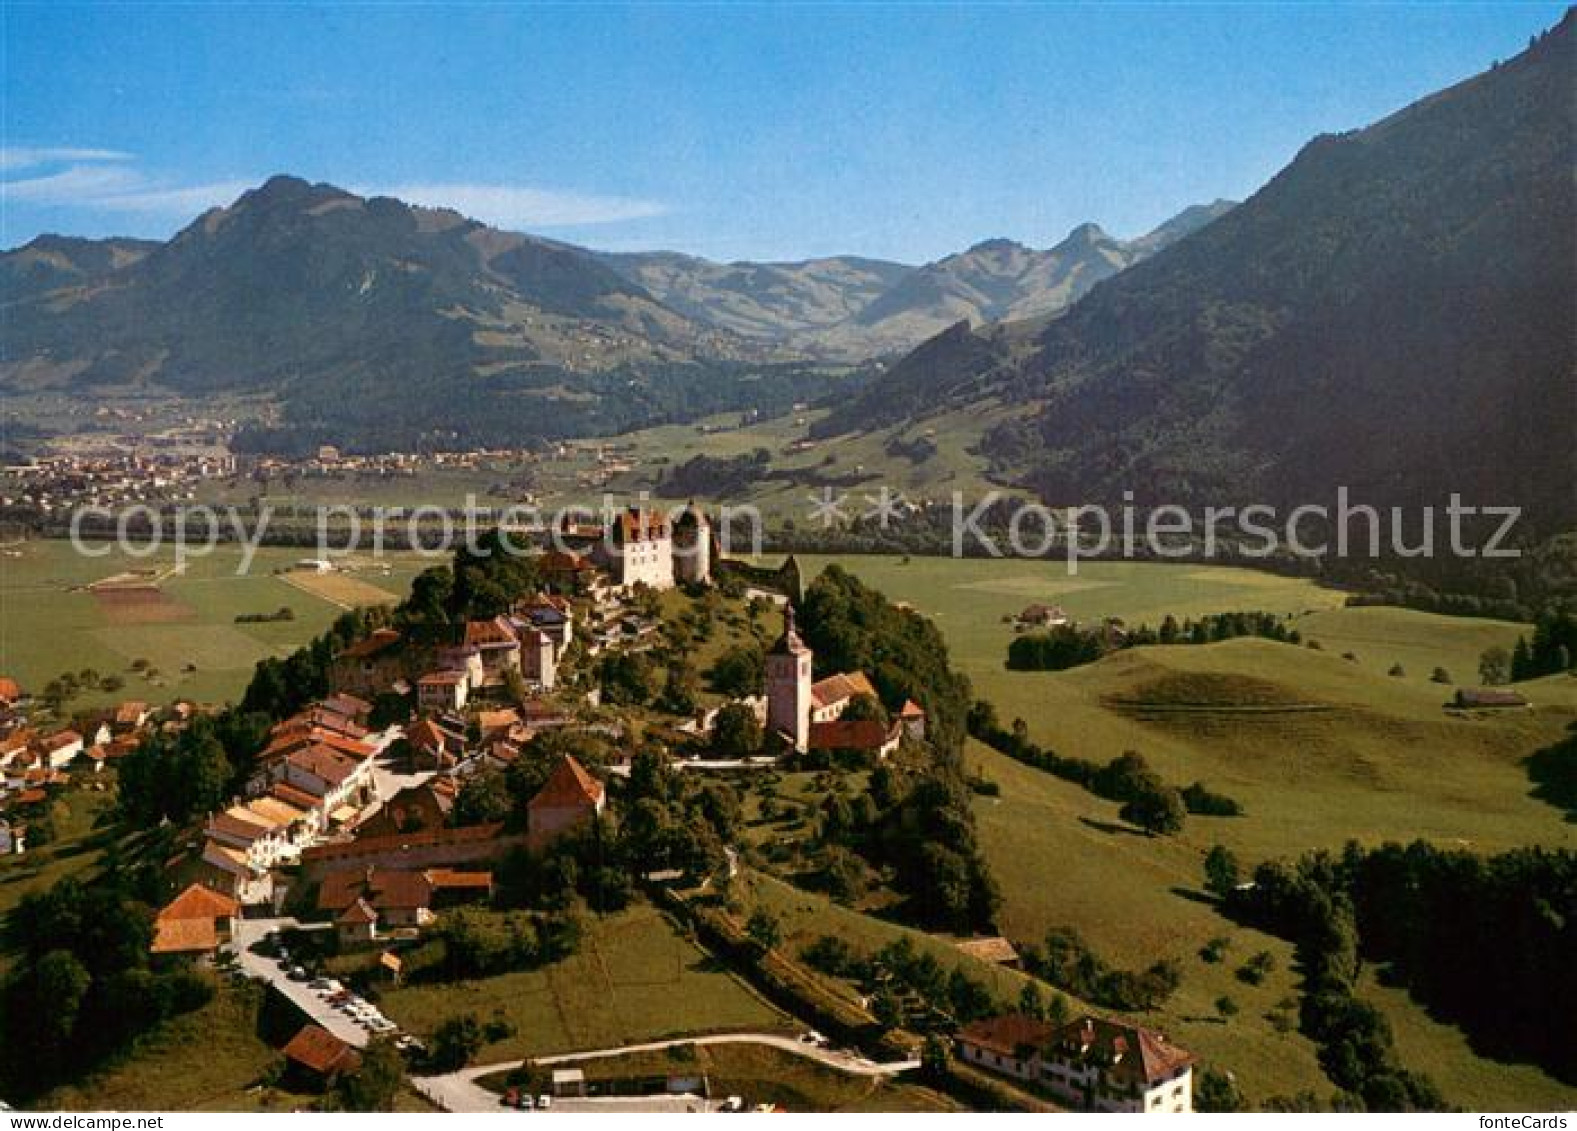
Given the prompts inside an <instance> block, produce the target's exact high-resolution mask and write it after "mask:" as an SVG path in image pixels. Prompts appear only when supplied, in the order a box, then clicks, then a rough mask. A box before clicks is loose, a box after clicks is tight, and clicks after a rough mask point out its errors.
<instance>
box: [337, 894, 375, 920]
mask: <svg viewBox="0 0 1577 1131" xmlns="http://www.w3.org/2000/svg"><path fill="white" fill-rule="evenodd" d="M334 921H335V922H336V923H345V924H347V925H355V924H358V923H376V922H377V921H378V913H377V912H376V911H374V910H373V909H372V908H371V907H369V906H367V901H366V900H365V899H361V898H360V897H358V898H356V899H355V900H352V901H351V904H350V906H349V907H347V908H345V910H344V911H341V912H340V914H339V918H337V919H335V920H334Z"/></svg>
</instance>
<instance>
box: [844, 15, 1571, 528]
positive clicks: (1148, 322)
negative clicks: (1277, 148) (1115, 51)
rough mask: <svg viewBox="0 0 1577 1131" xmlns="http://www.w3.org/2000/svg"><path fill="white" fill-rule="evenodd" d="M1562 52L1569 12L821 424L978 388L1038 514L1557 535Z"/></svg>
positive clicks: (1565, 297) (1563, 424) (1012, 472)
mask: <svg viewBox="0 0 1577 1131" xmlns="http://www.w3.org/2000/svg"><path fill="white" fill-rule="evenodd" d="M1573 41H1574V18H1573V17H1572V16H1570V15H1569V16H1568V17H1567V18H1566V19H1565V20H1563V21H1562V23H1561V24H1560V25H1559V26H1558V27H1557V28H1556V29H1554V30H1552V31H1551V32H1549V33H1547V34H1546V35H1545V36H1544V37H1542V38H1541V39H1540V41H1539V42H1537V43H1536V44H1535V45H1533V46H1532V47H1530V49H1529V50H1528V51H1527V52H1525V53H1524V54H1523V55H1520V56H1518V57H1517V58H1516V59H1513V60H1511V61H1509V62H1507V63H1505V64H1503V65H1500V66H1498V67H1496V68H1495V69H1493V70H1491V71H1490V72H1487V73H1485V74H1483V75H1481V76H1479V77H1477V78H1474V79H1470V80H1468V81H1467V82H1464V83H1462V84H1459V85H1458V86H1455V87H1453V88H1451V89H1450V90H1447V91H1443V92H1441V93H1439V94H1437V95H1434V96H1432V97H1429V98H1426V99H1424V100H1423V101H1421V102H1419V103H1416V104H1414V105H1413V106H1410V107H1408V108H1407V109H1405V110H1403V111H1401V112H1399V113H1397V114H1394V115H1392V116H1391V117H1389V118H1387V119H1385V120H1384V121H1382V122H1379V123H1377V124H1375V125H1373V126H1371V127H1369V128H1368V129H1364V130H1359V131H1354V132H1351V133H1347V134H1343V135H1339V136H1325V137H1320V138H1317V139H1315V140H1314V141H1312V142H1310V143H1309V144H1308V145H1307V146H1306V147H1305V148H1304V149H1303V151H1302V152H1301V153H1299V154H1298V156H1297V158H1296V159H1295V160H1294V161H1293V162H1292V163H1291V164H1290V165H1289V166H1288V167H1287V168H1286V169H1284V170H1283V171H1282V172H1281V173H1280V174H1278V175H1277V176H1276V177H1275V178H1274V179H1273V180H1272V181H1271V182H1270V183H1269V184H1267V185H1266V186H1265V187H1264V188H1263V189H1261V190H1260V191H1259V192H1258V193H1256V194H1255V195H1254V196H1253V197H1252V198H1251V199H1250V200H1248V201H1247V202H1246V203H1244V204H1242V205H1240V206H1238V207H1237V208H1235V209H1233V210H1232V211H1231V212H1230V213H1228V214H1227V215H1225V216H1224V217H1222V218H1221V219H1219V220H1218V221H1216V222H1215V223H1212V224H1210V225H1208V226H1206V227H1205V228H1203V229H1202V230H1200V231H1197V232H1195V233H1194V234H1192V235H1190V236H1188V237H1187V238H1185V239H1182V240H1181V241H1179V242H1177V243H1175V244H1174V245H1173V246H1171V247H1170V248H1169V249H1167V250H1165V251H1163V252H1161V253H1159V254H1157V255H1155V256H1154V257H1153V258H1150V259H1148V260H1146V261H1145V262H1143V263H1140V264H1137V265H1135V266H1134V267H1132V268H1130V269H1128V270H1126V271H1124V272H1123V273H1121V274H1120V275H1117V276H1115V277H1113V278H1111V279H1109V280H1106V281H1104V282H1102V283H1100V284H1098V285H1097V286H1096V287H1094V288H1093V290H1092V291H1091V292H1090V294H1089V295H1088V296H1086V297H1085V298H1084V299H1083V300H1082V301H1080V302H1077V303H1075V304H1074V305H1073V306H1072V307H1071V308H1069V309H1068V310H1067V311H1066V312H1065V313H1064V314H1062V315H1061V316H1060V317H1055V318H1053V319H1051V320H1050V321H1049V322H1047V323H1045V324H1044V325H1041V326H1027V327H1007V328H986V329H984V330H981V331H970V330H967V329H957V328H955V330H953V331H949V342H948V348H947V349H946V350H944V351H938V350H937V349H936V348H934V347H935V343H928V345H927V346H926V347H922V348H921V349H920V350H917V351H915V353H914V354H912V355H910V356H909V357H908V358H906V359H904V360H903V361H901V362H899V363H898V364H897V365H895V366H893V367H892V368H891V369H890V370H889V371H888V372H887V373H886V374H885V375H884V377H883V378H882V379H881V380H880V381H878V382H875V383H874V384H873V385H871V386H870V387H869V388H868V389H867V391H866V392H865V394H864V395H863V396H861V397H860V398H857V399H856V400H855V401H854V402H852V403H850V404H848V405H846V406H845V407H844V408H843V409H842V410H841V411H840V412H839V413H837V414H835V415H834V418H833V419H832V420H830V421H828V422H827V423H825V424H824V425H823V428H822V431H823V432H824V433H834V432H837V431H839V430H849V429H860V428H868V427H873V426H880V425H883V424H890V423H892V422H893V421H894V419H895V418H896V415H897V414H900V413H902V412H903V409H902V407H901V406H904V405H911V404H923V405H927V406H932V407H939V406H943V405H948V404H958V403H969V402H970V401H972V400H974V399H976V398H978V397H980V396H982V395H997V396H1003V397H1006V398H1007V399H1009V400H1012V401H1016V402H1020V403H1027V404H1031V405H1035V406H1037V408H1038V411H1037V412H1035V413H1033V414H1032V415H1030V416H1029V417H1028V418H1026V419H1020V420H1018V421H1015V422H1014V423H1013V424H1011V425H1009V426H1007V427H1004V428H1001V429H999V430H998V431H997V432H995V433H994V434H993V435H991V436H989V437H988V438H987V440H986V443H985V444H984V445H983V450H985V451H988V452H990V453H991V455H992V456H993V458H994V460H995V461H996V463H997V465H998V468H999V470H1000V471H1002V472H1003V473H1004V474H1006V475H1009V476H1011V477H1013V478H1015V479H1017V480H1019V481H1021V482H1025V483H1028V484H1031V485H1033V486H1035V487H1036V488H1037V489H1039V490H1040V491H1041V492H1042V493H1043V494H1045V495H1046V496H1048V497H1050V498H1052V499H1054V500H1068V499H1072V498H1090V497H1108V498H1115V497H1117V496H1118V495H1119V494H1120V492H1121V491H1122V490H1124V489H1132V490H1134V491H1135V492H1136V493H1137V494H1138V496H1139V497H1140V498H1141V499H1144V498H1149V499H1152V500H1159V499H1161V498H1163V497H1164V498H1166V499H1167V500H1169V501H1184V502H1186V501H1190V500H1202V499H1205V498H1210V499H1211V500H1212V501H1221V500H1223V499H1226V498H1231V499H1233V500H1235V501H1245V502H1246V501H1268V502H1287V501H1291V500H1297V501H1303V500H1311V499H1312V500H1316V501H1333V498H1334V490H1335V487H1336V486H1337V485H1339V484H1340V485H1346V486H1348V487H1350V488H1351V489H1352V491H1353V493H1354V495H1355V496H1359V495H1363V496H1366V497H1367V501H1376V502H1385V501H1388V502H1394V503H1398V504H1400V503H1406V502H1415V501H1423V500H1426V499H1427V500H1428V501H1434V502H1438V503H1443V502H1444V497H1443V494H1444V492H1448V491H1453V490H1456V491H1461V492H1462V493H1463V494H1464V495H1466V496H1468V497H1469V501H1476V502H1480V503H1491V504H1494V503H1520V504H1521V505H1523V506H1524V507H1525V508H1528V509H1529V510H1531V511H1532V512H1534V513H1535V514H1536V515H1538V516H1540V517H1542V518H1545V519H1548V520H1551V521H1554V522H1560V521H1565V520H1569V519H1571V518H1574V517H1577V486H1574V484H1577V466H1574V455H1573V452H1574V450H1577V377H1574V374H1577V353H1574V347H1577V333H1574V327H1577V324H1574V317H1573V307H1572V303H1571V296H1572V295H1573V294H1574V293H1577V267H1574V264H1577V255H1574V254H1573V252H1574V251H1577V246H1574V241H1577V206H1574V193H1573V168H1574V160H1573V145H1572V142H1573V135H1572V130H1571V124H1570V106H1571V100H1570V95H1571V89H1572V88H1571V79H1572V75H1573V73H1574V70H1573V63H1574V60H1573ZM964 335H968V336H969V337H971V338H973V339H974V341H972V342H965V341H963V340H962V338H963V336H964ZM1026 339H1027V341H1026ZM939 353H940V356H939ZM955 354H964V355H966V356H967V357H968V359H969V360H968V364H967V365H957V364H955V363H954V361H953V355H955Z"/></svg>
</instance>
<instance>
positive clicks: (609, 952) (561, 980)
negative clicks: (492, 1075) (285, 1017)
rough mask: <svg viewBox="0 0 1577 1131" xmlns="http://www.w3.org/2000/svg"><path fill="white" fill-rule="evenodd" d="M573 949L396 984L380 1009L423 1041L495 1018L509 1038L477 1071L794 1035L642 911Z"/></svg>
mask: <svg viewBox="0 0 1577 1131" xmlns="http://www.w3.org/2000/svg"><path fill="white" fill-rule="evenodd" d="M585 926H586V931H585V935H584V937H583V938H582V941H581V946H580V949H579V950H578V951H577V952H576V953H575V954H573V955H571V956H570V957H569V958H566V959H564V960H563V961H562V962H558V963H555V964H553V965H551V966H547V967H544V968H542V969H540V970H530V971H522V972H519V973H512V974H501V975H498V976H496V977H491V978H482V979H477V980H474V981H462V982H446V983H442V984H426V985H423V984H415V985H406V986H401V987H399V988H398V989H393V990H390V991H388V992H387V993H385V994H384V995H383V999H382V1006H383V1009H384V1011H385V1012H386V1013H387V1014H388V1015H389V1016H390V1017H391V1018H393V1019H394V1020H395V1021H397V1022H399V1023H400V1024H401V1025H402V1026H404V1027H405V1028H408V1029H410V1030H411V1031H413V1032H416V1033H421V1034H431V1033H432V1032H433V1030H435V1029H436V1028H437V1027H438V1026H439V1025H440V1024H442V1023H443V1021H444V1020H445V1019H446V1018H449V1017H453V1016H456V1015H459V1014H462V1013H474V1014H476V1015H477V1016H478V1017H479V1018H481V1019H483V1020H484V1021H485V1020H487V1019H488V1018H490V1017H493V1016H502V1017H503V1018H504V1019H506V1020H508V1021H509V1022H510V1023H511V1024H512V1025H513V1026H514V1027H515V1030H516V1032H515V1034H514V1036H512V1037H509V1038H506V1039H505V1040H503V1041H499V1042H497V1043H495V1044H493V1045H489V1046H488V1047H487V1048H484V1049H483V1050H482V1051H481V1052H480V1053H478V1054H477V1061H478V1062H479V1063H487V1062H488V1061H493V1060H507V1059H510V1058H512V1057H525V1056H537V1055H541V1054H545V1053H558V1052H578V1051H584V1050H590V1049H601V1048H612V1047H614V1046H617V1045H624V1044H638V1043H640V1042H642V1041H652V1040H659V1039H661V1038H664V1037H675V1036H686V1035H691V1034H699V1033H709V1032H719V1031H728V1030H760V1031H765V1032H792V1031H793V1025H792V1022H790V1021H788V1020H787V1019H786V1018H785V1017H784V1016H783V1015H782V1014H781V1013H779V1012H778V1011H777V1010H776V1009H774V1008H773V1007H772V1006H770V1005H768V1004H767V1003H766V1002H765V1001H763V1000H762V999H761V998H759V997H758V996H756V994H755V993H754V991H752V990H751V989H749V988H748V987H747V986H745V984H744V983H743V982H741V981H739V980H738V979H737V978H735V977H734V975H732V974H731V973H729V972H728V970H727V968H726V967H724V966H723V965H722V964H720V963H719V962H718V961H717V960H716V959H714V958H712V957H711V956H710V955H707V954H706V953H705V952H703V951H701V950H700V949H698V948H697V947H696V946H695V945H694V944H693V943H691V942H690V941H689V940H687V939H686V938H684V937H683V936H682V935H681V934H679V932H678V930H677V929H676V928H675V926H674V924H673V922H672V921H671V920H670V919H669V918H668V917H667V916H665V915H664V914H662V913H661V912H660V911H658V910H657V909H656V908H654V907H651V906H650V905H648V904H637V905H635V906H632V907H631V908H630V909H629V910H627V911H624V912H621V913H619V914H617V915H611V916H594V917H589V918H588V919H587V921H586V925H585Z"/></svg>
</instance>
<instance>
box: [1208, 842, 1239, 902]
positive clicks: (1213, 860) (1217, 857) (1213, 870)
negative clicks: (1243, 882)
mask: <svg viewBox="0 0 1577 1131" xmlns="http://www.w3.org/2000/svg"><path fill="white" fill-rule="evenodd" d="M1238 880H1239V869H1238V860H1237V857H1236V856H1235V855H1233V853H1232V850H1231V849H1230V848H1227V847H1225V846H1224V845H1220V844H1217V845H1213V846H1212V847H1211V849H1210V851H1209V852H1207V853H1205V890H1206V891H1208V892H1210V893H1211V894H1212V895H1215V896H1219V897H1220V898H1222V899H1225V898H1226V897H1227V896H1228V895H1230V894H1231V893H1232V890H1233V889H1234V888H1236V887H1237V886H1238Z"/></svg>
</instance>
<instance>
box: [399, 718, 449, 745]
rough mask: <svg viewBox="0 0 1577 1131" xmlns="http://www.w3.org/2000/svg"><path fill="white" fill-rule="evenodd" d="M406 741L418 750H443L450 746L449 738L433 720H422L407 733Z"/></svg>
mask: <svg viewBox="0 0 1577 1131" xmlns="http://www.w3.org/2000/svg"><path fill="white" fill-rule="evenodd" d="M405 737H406V740H407V741H409V742H410V744H411V745H412V746H414V747H416V748H417V749H418V750H442V749H443V748H444V747H445V746H446V745H448V741H449V739H448V736H447V735H446V734H444V732H443V730H442V728H440V727H439V726H438V724H437V723H435V722H433V721H432V720H431V719H422V720H421V721H420V722H418V723H417V724H416V725H415V726H413V727H411V729H410V730H409V731H407V732H406V735H405Z"/></svg>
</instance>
